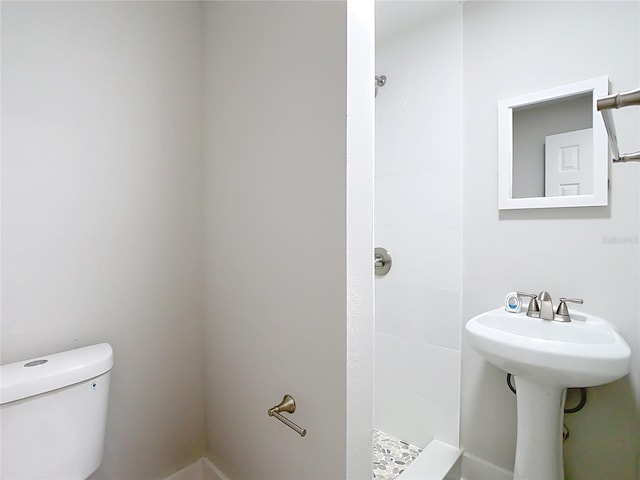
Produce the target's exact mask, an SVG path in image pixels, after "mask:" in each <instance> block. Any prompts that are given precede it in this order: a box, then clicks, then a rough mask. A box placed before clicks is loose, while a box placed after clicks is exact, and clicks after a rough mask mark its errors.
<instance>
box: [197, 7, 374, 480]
mask: <svg viewBox="0 0 640 480" xmlns="http://www.w3.org/2000/svg"><path fill="white" fill-rule="evenodd" d="M205 12H206V15H205V31H206V42H205V59H206V65H207V69H206V75H205V85H206V86H207V89H206V102H205V113H206V116H205V118H206V120H205V137H206V163H207V172H206V179H207V185H208V192H207V212H206V222H207V240H206V242H207V246H208V255H207V291H206V293H207V318H206V322H205V341H206V343H207V356H206V358H207V362H206V365H207V367H206V382H207V384H208V386H207V407H206V414H207V422H208V437H207V438H208V448H209V453H210V458H211V460H212V461H213V462H214V463H215V464H216V465H218V467H220V468H221V469H222V470H223V471H224V472H225V474H227V475H228V476H229V477H230V478H235V479H244V480H250V479H261V480H266V479H284V478H296V479H311V478H314V479H321V478H325V479H328V478H331V479H333V478H335V479H338V478H344V476H345V471H346V458H345V448H346V429H345V422H346V370H345V361H346V354H347V351H346V334H347V331H346V313H347V299H346V295H345V292H346V281H347V280H346V273H347V264H346V256H347V251H346V246H347V227H346V225H347V218H346V208H345V206H346V186H347V185H346V175H347V170H346V138H345V127H346V117H345V113H346V108H347V107H346V106H347V103H346V90H345V86H346V82H347V71H346V65H347V63H346V54H347V50H346V4H345V3H343V2H323V1H320V2H211V3H207V4H206V7H205ZM221 46H224V48H221ZM359 254H360V255H366V256H370V255H371V251H370V250H368V251H362V252H360V253H359ZM369 258H370V257H369ZM364 301H367V298H366V297H364ZM285 393H290V394H291V395H293V397H294V398H295V400H296V403H297V411H296V412H295V413H294V414H292V415H291V416H290V417H289V418H291V420H293V421H294V422H296V423H298V424H299V425H301V426H302V427H304V428H306V429H307V430H308V434H307V436H306V437H304V438H301V437H299V436H298V435H297V434H296V433H295V432H293V431H292V430H290V429H289V428H287V427H286V426H285V425H283V424H282V423H280V422H278V421H277V420H276V419H274V418H270V417H269V416H267V409H268V408H270V407H271V406H273V405H275V404H277V403H278V402H279V401H280V400H281V399H282V396H283V394H285ZM310 466H311V467H310Z"/></svg>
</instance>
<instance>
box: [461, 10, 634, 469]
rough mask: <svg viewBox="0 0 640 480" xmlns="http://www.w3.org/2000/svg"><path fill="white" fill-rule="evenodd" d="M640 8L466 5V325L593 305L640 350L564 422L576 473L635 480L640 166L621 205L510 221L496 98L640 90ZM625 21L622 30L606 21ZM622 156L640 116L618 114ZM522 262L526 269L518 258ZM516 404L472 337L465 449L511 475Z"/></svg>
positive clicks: (534, 213)
mask: <svg viewBox="0 0 640 480" xmlns="http://www.w3.org/2000/svg"><path fill="white" fill-rule="evenodd" d="M639 8H640V4H639V3H638V2H467V3H465V4H464V150H465V161H464V210H463V211H464V229H463V232H464V242H463V254H464V274H463V275H464V279H463V287H464V288H463V291H464V298H463V323H464V322H466V321H467V320H468V319H469V318H471V317H472V316H474V315H476V314H478V313H481V312H483V311H486V310H489V309H491V308H494V307H495V306H496V305H499V304H500V303H501V302H502V301H503V298H504V296H505V294H506V293H507V292H509V291H513V290H524V291H531V292H539V291H541V290H548V291H549V292H550V293H551V295H552V297H553V298H554V300H555V301H557V299H558V298H559V297H561V296H573V297H580V298H584V300H585V304H584V306H583V308H584V310H586V311H589V312H593V313H594V314H597V315H600V316H603V317H605V318H608V319H610V320H611V321H612V322H613V323H614V324H616V326H617V327H618V329H619V330H620V333H621V334H622V335H623V337H624V338H625V339H626V341H627V342H628V343H629V345H630V346H631V350H632V352H633V361H632V372H631V375H630V376H628V377H626V378H624V379H622V380H619V381H618V382H615V383H613V384H609V385H606V386H601V387H596V388H590V389H589V400H588V403H587V406H586V407H585V409H584V410H583V411H581V412H579V413H576V414H573V415H567V416H566V417H565V420H566V423H567V425H568V426H569V428H570V430H571V437H570V438H569V440H568V441H567V442H566V443H565V447H564V448H565V468H566V472H567V478H574V479H578V478H579V479H580V480H601V479H603V478H616V479H632V478H636V476H637V471H636V458H637V454H638V443H637V442H638V434H637V432H638V428H639V425H638V405H639V403H638V400H639V398H640V382H639V380H640V369H639V363H638V361H637V356H638V352H640V334H639V329H640V318H639V314H638V307H639V304H638V289H639V275H638V257H639V251H638V234H639V224H638V208H639V204H638V189H639V188H640V185H639V184H638V175H637V171H638V168H640V166H639V165H638V164H628V165H615V166H613V167H612V168H611V174H610V178H611V195H610V204H609V206H608V207H606V208H574V209H547V210H521V211H509V212H499V211H498V205H497V171H498V170H497V165H498V163H497V157H498V151H497V102H498V100H499V99H502V98H507V97H511V96H515V95H519V94H523V93H527V92H532V91H537V90H541V89H545V88H549V87H554V86H558V85H563V84H567V83H571V82H575V81H578V80H583V79H587V78H593V77H597V76H600V75H604V74H607V75H609V78H610V80H611V83H612V90H613V91H625V90H630V89H633V88H637V87H638V86H640V65H639V63H640V38H639V35H640V33H639V30H638V24H639V19H640V12H639ZM610 18H615V19H616V21H615V22H603V19H610ZM615 118H616V126H617V130H618V138H619V141H620V147H621V150H625V151H635V150H637V149H638V148H639V147H640V133H639V132H640V119H639V115H638V111H637V110H635V111H634V110H633V109H626V110H620V111H618V112H615ZM512 259H518V261H517V262H513V261H511V260H512ZM515 419H516V410H515V397H514V396H513V395H512V394H511V392H510V391H509V390H508V388H507V387H506V385H505V375H504V373H503V372H501V371H500V370H498V369H497V368H494V367H492V366H490V365H489V364H487V363H486V362H483V361H482V359H481V357H480V356H479V355H478V354H476V353H475V352H474V351H473V350H472V349H471V347H470V346H469V345H468V344H466V343H464V342H463V365H462V443H463V446H464V448H465V451H466V452H467V453H469V454H472V455H475V456H477V457H480V458H483V459H486V460H488V461H490V462H492V463H495V464H496V465H498V466H500V467H503V468H506V469H510V470H511V469H512V468H513V458H514V448H515V433H516V432H515V430H516V428H515Z"/></svg>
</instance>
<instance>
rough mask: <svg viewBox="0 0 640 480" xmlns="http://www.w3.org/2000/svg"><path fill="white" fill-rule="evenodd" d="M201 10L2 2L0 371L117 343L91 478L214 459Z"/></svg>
mask: <svg viewBox="0 0 640 480" xmlns="http://www.w3.org/2000/svg"><path fill="white" fill-rule="evenodd" d="M200 15H201V8H200V6H199V5H197V4H194V3H188V2H176V3H174V2H161V3H159V2H124V3H123V2H105V3H101V2H87V3H64V2H56V3H54V2H15V3H13V2H2V121H3V131H2V363H6V362H12V361H18V360H21V359H25V358H29V357H32V356H37V355H42V354H46V353H53V352H59V351H63V350H67V349H71V348H75V347H80V346H85V345H90V344H94V343H99V342H109V343H110V344H111V345H112V346H113V349H114V354H115V366H114V369H113V373H112V377H111V382H112V385H111V398H110V406H109V420H108V425H107V438H106V450H105V458H104V463H103V465H102V466H101V468H100V469H99V470H98V472H97V473H96V474H95V475H94V476H93V477H92V478H96V479H98V478H105V479H107V478H109V479H150V478H162V477H165V476H166V475H168V474H169V473H171V472H173V471H176V470H178V469H179V468H181V467H183V466H185V465H187V464H189V463H191V462H193V461H194V460H195V459H196V458H198V457H200V456H201V455H202V453H203V444H204V426H203V420H204V414H203V401H202V397H203V388H202V368H201V365H202V359H203V353H202V350H203V349H202V341H201V334H200V332H201V328H202V321H201V319H202V312H203V302H202V287H201V286H202V283H203V282H202V278H203V272H202V268H201V263H200V260H201V258H202V247H203V244H202V238H203V237H202V222H201V218H202V217H201V215H202V182H201V179H202V162H201V158H202V157H201V134H200V116H201V114H200V111H201V109H200V99H201V78H202V77H201V73H202V69H201V47H200V45H201V41H200V39H201V29H200V21H199V18H200Z"/></svg>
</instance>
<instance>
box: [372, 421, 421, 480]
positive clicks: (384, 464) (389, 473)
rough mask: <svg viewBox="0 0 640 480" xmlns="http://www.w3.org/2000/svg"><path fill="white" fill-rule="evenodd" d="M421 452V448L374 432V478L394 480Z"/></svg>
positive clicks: (378, 431)
mask: <svg viewBox="0 0 640 480" xmlns="http://www.w3.org/2000/svg"><path fill="white" fill-rule="evenodd" d="M421 452H422V449H421V448H418V447H416V446H414V445H411V444H409V443H407V442H403V441H402V440H399V439H397V438H395V437H392V436H391V435H387V434H386V433H384V432H381V431H380V430H374V431H373V478H374V479H375V480H394V479H395V478H397V477H398V475H400V474H401V473H402V472H404V470H405V469H406V468H407V466H408V465H409V464H410V463H411V462H413V461H414V460H415V459H416V457H417V456H418V455H420V453H421Z"/></svg>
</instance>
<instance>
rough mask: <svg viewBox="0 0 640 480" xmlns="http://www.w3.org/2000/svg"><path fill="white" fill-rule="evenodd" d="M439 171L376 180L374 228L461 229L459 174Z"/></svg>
mask: <svg viewBox="0 0 640 480" xmlns="http://www.w3.org/2000/svg"><path fill="white" fill-rule="evenodd" d="M380 161H382V160H380ZM379 163H380V162H379ZM438 170H440V171H439V172H427V171H423V172H417V173H413V174H402V175H389V176H383V177H377V178H376V181H375V223H376V227H377V228H380V227H396V228H397V227H401V228H407V227H420V226H427V225H428V226H430V227H431V228H432V229H434V228H461V227H462V189H461V185H460V175H461V173H460V171H459V170H458V171H456V170H455V169H449V170H446V169H438Z"/></svg>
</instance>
